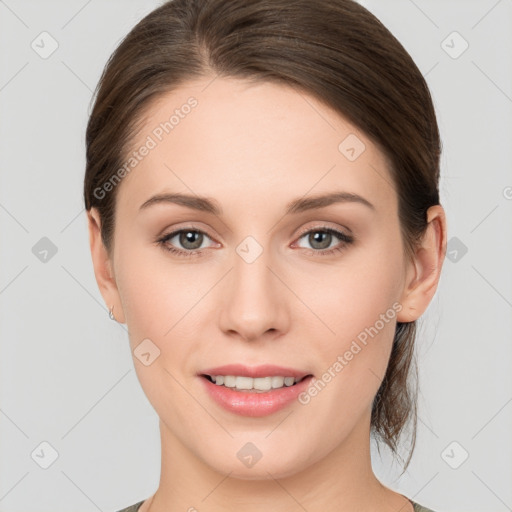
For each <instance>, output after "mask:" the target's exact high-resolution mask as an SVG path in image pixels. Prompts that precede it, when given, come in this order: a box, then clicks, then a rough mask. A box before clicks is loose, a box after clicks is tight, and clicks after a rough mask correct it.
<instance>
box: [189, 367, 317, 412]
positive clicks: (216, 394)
mask: <svg viewBox="0 0 512 512" xmlns="http://www.w3.org/2000/svg"><path fill="white" fill-rule="evenodd" d="M199 378H200V379H201V380H202V381H203V382H204V386H206V391H207V392H208V393H209V395H210V397H211V398H213V400H215V402H217V403H218V404H219V405H220V406H221V407H224V409H227V410H228V411H230V412H234V413H235V414H239V415H240V416H251V417H260V416H267V415H268V414H272V413H274V412H276V411H279V410H281V409H284V408H285V407H286V406H287V405H289V404H291V403H292V402H293V401H294V400H296V399H297V397H298V396H299V395H300V394H301V393H302V392H303V391H305V390H306V388H307V387H308V386H309V383H310V382H311V379H312V378H313V376H312V375H310V376H308V377H306V378H304V379H302V380H301V381H300V382H299V383H297V384H295V385H293V386H284V387H282V388H278V389H272V390H270V391H265V392H264V393H261V392H260V393H256V392H251V391H234V389H233V388H227V387H226V386H219V385H217V384H215V383H213V382H210V381H209V380H208V379H207V378H206V377H203V376H200V377H199Z"/></svg>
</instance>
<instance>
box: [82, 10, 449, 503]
mask: <svg viewBox="0 0 512 512" xmlns="http://www.w3.org/2000/svg"><path fill="white" fill-rule="evenodd" d="M440 149H441V143H440V140H439V133H438V127H437V122H436V116H435V112H434V107H433V104H432V100H431V96H430V93H429V90H428V87H427V85H426V83H425V81H424V79H423V77H422V75H421V73H420V71H419V70H418V68H417V67H416V65H415V64H414V62H413V61H412V59H411V58H410V56H409V55H408V54H407V52H406V51H405V49H404V48H403V47H402V46H401V45H400V43H399V42H398V41H397V40H396V39H395V38H394V37H393V36H392V34H391V33H390V32H389V31H388V30H387V29H386V28H385V27H384V26H383V25H382V24H381V23H380V22H379V21H378V20H377V19H376V18H375V17H374V16H373V15H372V14H371V13H370V12H368V11H367V10H366V9H364V8H363V7H362V6H360V5H359V4H357V3H356V2H354V1H352V0H316V1H315V2H310V1H309V0H293V1H290V0H253V1H251V2H247V1H245V0H173V1H170V2H167V3H165V4H163V5H162V6H160V7H158V8H157V9H155V10H154V11H153V12H151V13H150V14H149V15H148V16H146V17H145V18H144V19H143V20H142V21H140V22H139V23H138V24H137V26H136V27H135V28H134V29H133V30H132V31H131V32H130V33H129V34H128V35H127V37H126V38H125V39H124V40H123V41H122V43H121V44H120V46H119V47H118V49H117V50H116V51H115V52H114V54H113V55H112V57H111V58H110V60H109V62H108V64H107V66H106V68H105V70H104V73H103V76H102V77H101V80H100V83H99V84H98V89H97V93H96V98H95V103H94V108H93V110H92V113H91V116H90V120H89V124H88V127H87V168H86V175H85V184H84V198H85V205H86V209H87V213H88V222H89V237H90V246H91V254H92V258H93V264H94V271H95V275H96V279H97V283H98V286H99V288H100V291H101V293H102V295H103V297H104V300H105V302H106V303H107V305H108V307H109V311H110V317H111V318H112V319H114V320H116V321H117V322H122V323H126V324H127V327H128V331H129V339H130V346H131V349H132V351H133V355H134V364H135V368H136V371H137V376H138V379H139V381H140V383H141V385H142V388H143V390H144V392H145V394H146V396H147V397H148V399H149V401H150V402H151V404H152V406H153V407H154V408H155V411H156V412H157V413H158V415H159V417H160V433H161V447H162V464H161V476H160V485H159V487H158V489H157V490H156V492H155V493H154V495H153V496H151V497H150V498H148V499H146V500H143V501H140V502H138V503H136V504H135V505H133V506H131V507H128V508H125V509H124V511H123V512H132V511H139V512H160V511H164V510H165V511H170V510H173V511H174V510H189V511H194V510H199V511H201V512H202V511H219V510H223V511H230V510H244V511H250V512H252V511H254V512H257V511H262V510H279V511H288V510H290V511H291V510H299V509H302V510H307V511H309V512H315V511H319V510H322V511H337V512H340V511H341V512H348V511H354V510H358V511H365V512H366V511H367V512H370V511H377V510H378V511H390V512H391V511H399V510H400V511H402V512H406V511H407V512H410V511H416V512H418V511H428V510H429V509H427V508H425V507H422V506H421V505H419V504H418V503H416V502H414V501H412V500H410V499H408V498H407V497H405V496H403V495H401V494H399V493H397V492H395V491H393V490H392V489H390V488H388V487H386V486H384V485H383V484H382V483H381V482H380V481H379V480H378V479H377V477H376V476H375V474H374V473H373V470H372V467H371V458H370V436H371V435H374V436H375V437H376V438H377V439H378V440H380V441H382V442H384V443H385V444H386V445H387V446H388V447H389V448H391V450H392V451H393V452H394V453H395V454H397V455H398V452H397V448H398V441H399V438H400V436H401V434H403V432H404V431H405V427H406V426H407V425H408V424H412V433H413V434H412V439H413V442H412V447H411V450H410V454H409V459H408V460H407V462H406V465H405V468H406V467H407V464H408V463H409V460H410V457H411V455H412V450H413V449H414V439H415V437H414V433H415V428H416V401H415V400H416V393H415V389H414V388H413V387H412V386H411V382H410V373H411V369H412V368H413V367H412V366H411V363H412V357H413V350H414V340H415V327H416V323H415V322H416V320H417V319H418V318H419V317H420V316H421V315H422V314H423V312H424V311H425V310H426V309H427V307H428V305H429V303H430V301H431V299H432V297H433V295H434V293H435V291H436V289H437V285H438V281H439V278H440V273H441V268H442V263H443V259H444V254H445V251H446V219H445V214H444V210H443V208H442V206H441V205H440V203H439V191H438V183H439V157H440ZM405 468H404V470H405Z"/></svg>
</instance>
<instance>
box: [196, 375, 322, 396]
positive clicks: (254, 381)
mask: <svg viewBox="0 0 512 512" xmlns="http://www.w3.org/2000/svg"><path fill="white" fill-rule="evenodd" d="M201 377H203V378H204V379H206V380H208V381H209V382H211V383H212V384H215V385H217V386H219V387H225V388H230V389H232V390H233V391H241V392H246V393H268V392H269V391H273V390H277V389H282V388H290V387H293V386H296V385H297V384H299V383H300V382H302V381H303V380H304V379H307V378H308V377H312V374H307V375H304V376H302V377H291V376H287V377H285V376H282V375H272V376H270V375H269V376H265V377H255V378H253V377H248V376H244V375H209V374H201Z"/></svg>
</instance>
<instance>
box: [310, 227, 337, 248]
mask: <svg viewBox="0 0 512 512" xmlns="http://www.w3.org/2000/svg"><path fill="white" fill-rule="evenodd" d="M331 236H332V235H331V233H327V232H325V231H315V232H314V233H312V234H310V235H309V243H310V244H311V245H312V246H313V247H315V243H317V241H318V240H317V239H318V238H320V239H321V238H322V237H325V238H324V240H323V243H321V246H320V247H316V248H317V249H326V248H327V247H329V245H331V240H330V237H331ZM325 241H327V243H325ZM320 242H321V240H320Z"/></svg>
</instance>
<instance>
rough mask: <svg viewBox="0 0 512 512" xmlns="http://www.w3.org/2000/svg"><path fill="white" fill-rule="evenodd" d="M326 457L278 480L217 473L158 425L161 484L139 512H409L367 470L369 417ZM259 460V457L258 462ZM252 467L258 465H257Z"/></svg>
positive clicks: (403, 501)
mask: <svg viewBox="0 0 512 512" xmlns="http://www.w3.org/2000/svg"><path fill="white" fill-rule="evenodd" d="M365 424H366V428H361V426H359V427H358V428H355V429H354V430H353V431H352V433H351V434H350V436H349V437H348V438H346V439H345V440H344V441H343V443H341V444H340V445H338V446H337V447H335V448H334V449H333V450H332V451H331V452H329V453H328V455H327V456H326V457H324V458H321V459H319V460H317V461H316V462H314V463H313V464H309V465H308V464H304V463H302V464H303V465H304V466H305V469H303V470H301V471H298V472H295V473H293V472H290V474H289V475H288V476H285V477H282V478H281V477H280V478H276V477H275V476H273V475H272V472H271V471H267V470H264V469H263V468H262V467H261V466H260V468H259V469H260V471H262V473H260V474H259V476H258V477H254V479H245V478H233V477H232V476H230V474H231V473H232V471H231V472H228V473H226V474H223V473H220V472H218V471H215V470H214V469H213V468H212V467H211V464H206V463H205V462H204V461H203V460H201V459H199V458H198V457H197V456H196V454H195V453H193V452H192V451H190V450H189V449H188V447H186V446H184V445H183V443H181V442H180V440H179V439H178V438H177V437H176V436H175V435H174V434H173V432H172V431H171V430H170V429H169V428H168V427H167V426H166V425H165V424H164V423H163V422H162V421H160V435H161V444H162V465H161V474H160V485H159V488H158V490H157V491H156V493H155V494H154V496H152V498H151V499H149V500H147V501H146V502H145V503H144V504H143V505H142V507H141V508H140V509H139V512H170V511H175V510H182V511H188V512H197V511H200V512H218V511H219V510H222V511H223V512H235V511H237V512H238V511H240V510H244V512H268V510H276V511H277V510H278V511H280V512H292V511H294V512H295V511H297V510H299V508H301V509H303V510H307V511H308V512H320V511H322V512H331V511H332V512H335V511H336V512H352V511H353V510H359V511H361V512H374V511H375V510H379V511H387V510H390V511H392V510H395V511H396V510H400V511H401V512H412V511H413V508H412V505H411V502H410V501H409V500H408V499H407V498H405V497H404V496H402V495H401V494H398V493H396V492H394V491H392V490H391V489H389V488H387V487H385V486H383V485H382V484H381V482H380V481H379V480H378V479H377V478H376V477H375V475H374V473H373V470H372V467H371V454H370V433H369V418H364V421H363V424H362V425H363V426H364V425H365ZM262 461H263V458H262V460H261V461H260V462H262ZM255 467H256V466H255Z"/></svg>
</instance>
